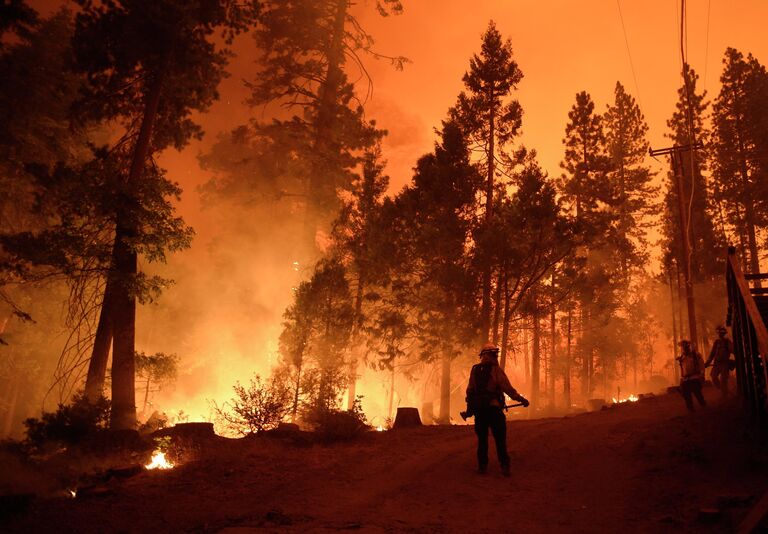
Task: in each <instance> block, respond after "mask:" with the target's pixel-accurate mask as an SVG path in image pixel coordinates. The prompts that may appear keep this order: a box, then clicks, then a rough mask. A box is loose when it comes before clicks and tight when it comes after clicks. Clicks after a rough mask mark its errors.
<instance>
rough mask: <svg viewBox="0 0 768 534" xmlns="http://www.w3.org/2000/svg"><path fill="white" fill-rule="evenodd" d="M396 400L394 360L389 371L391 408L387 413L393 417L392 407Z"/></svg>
mask: <svg viewBox="0 0 768 534" xmlns="http://www.w3.org/2000/svg"><path fill="white" fill-rule="evenodd" d="M394 402H395V362H394V361H393V362H392V369H391V371H390V373H389V410H387V414H388V415H389V418H390V419H392V408H393V405H394Z"/></svg>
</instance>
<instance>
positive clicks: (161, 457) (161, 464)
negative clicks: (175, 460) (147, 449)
mask: <svg viewBox="0 0 768 534" xmlns="http://www.w3.org/2000/svg"><path fill="white" fill-rule="evenodd" d="M144 467H145V468H146V469H172V468H173V464H172V463H171V462H169V461H168V460H166V459H165V453H164V452H160V451H155V452H153V453H152V461H151V462H149V463H148V464H147V465H145V466H144Z"/></svg>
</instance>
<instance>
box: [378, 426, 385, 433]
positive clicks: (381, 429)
mask: <svg viewBox="0 0 768 534" xmlns="http://www.w3.org/2000/svg"><path fill="white" fill-rule="evenodd" d="M376 432H384V427H383V426H381V425H379V426H377V427H376Z"/></svg>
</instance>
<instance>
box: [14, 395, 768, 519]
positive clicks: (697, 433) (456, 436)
mask: <svg viewBox="0 0 768 534" xmlns="http://www.w3.org/2000/svg"><path fill="white" fill-rule="evenodd" d="M706 393H707V396H708V399H709V401H710V407H709V408H707V409H705V410H700V411H698V412H696V413H695V414H692V415H689V414H687V413H686V412H685V409H684V405H683V401H682V399H681V398H680V397H679V396H677V395H664V396H660V397H656V398H654V399H650V400H644V401H641V402H639V403H636V404H633V405H622V406H620V407H619V408H615V409H611V410H604V411H602V412H598V413H592V414H583V415H578V416H572V417H565V418H551V419H538V420H530V421H512V422H510V423H509V425H508V440H509V449H510V453H511V456H512V476H511V477H510V478H504V477H502V476H501V475H500V473H499V471H498V465H497V464H496V463H495V462H494V460H493V455H492V456H491V457H492V461H491V465H490V469H489V473H488V474H487V475H479V474H477V473H476V471H475V458H474V448H475V436H474V434H473V431H472V428H471V427H465V426H453V427H423V428H420V429H414V430H401V431H391V432H384V433H373V432H372V433H371V435H370V436H367V437H366V439H363V440H361V441H358V442H356V443H353V444H344V445H333V446H321V445H314V446H305V447H302V446H296V445H292V444H290V443H289V442H286V441H284V440H278V439H272V438H253V439H243V440H221V441H219V442H217V443H216V444H215V445H213V446H211V447H209V448H207V449H206V450H204V451H203V452H202V453H201V455H200V456H201V457H200V459H198V460H197V461H193V462H189V463H187V464H186V465H182V466H179V467H177V468H175V469H173V470H171V471H163V472H145V473H142V474H140V475H138V476H135V477H133V478H130V479H127V480H124V481H119V482H116V483H114V484H113V485H112V487H111V488H110V492H109V493H108V494H106V495H103V496H100V497H89V498H77V499H66V498H58V499H44V500H42V499H41V500H37V501H35V502H34V503H33V505H32V506H31V508H30V509H29V510H27V511H26V512H25V513H24V514H23V515H18V516H16V517H15V518H14V519H12V520H11V521H9V522H7V523H6V524H4V525H3V524H0V531H6V532H178V531H192V532H227V533H230V534H231V533H246V532H252V531H256V530H259V531H264V530H265V531H268V532H294V531H295V532H318V531H319V532H324V531H337V530H357V531H361V532H470V531H472V532H532V533H536V532H728V531H730V530H733V529H734V526H735V525H736V524H738V522H739V521H740V520H741V518H742V517H743V516H744V515H745V514H746V511H747V508H746V507H745V506H743V505H739V504H738V501H741V500H744V499H745V498H749V497H752V498H753V499H756V498H759V497H760V496H761V495H762V493H763V491H765V490H766V489H768V469H767V466H768V456H767V455H766V454H765V451H764V448H762V447H761V445H760V444H759V443H758V441H757V440H756V438H755V437H754V436H752V435H751V432H750V431H749V425H748V422H747V421H746V418H745V416H744V415H743V412H742V411H741V410H740V409H739V407H738V405H737V403H736V401H732V402H731V403H727V404H720V403H718V402H717V400H716V393H715V392H714V391H712V389H711V388H707V391H706ZM729 500H730V501H733V502H731V504H730V505H728V503H727V502H726V501H729ZM734 503H737V504H736V505H734ZM713 507H714V508H719V509H720V511H721V512H720V516H719V518H715V519H713V520H712V521H714V522H710V521H705V520H702V518H701V514H700V510H701V509H702V508H713Z"/></svg>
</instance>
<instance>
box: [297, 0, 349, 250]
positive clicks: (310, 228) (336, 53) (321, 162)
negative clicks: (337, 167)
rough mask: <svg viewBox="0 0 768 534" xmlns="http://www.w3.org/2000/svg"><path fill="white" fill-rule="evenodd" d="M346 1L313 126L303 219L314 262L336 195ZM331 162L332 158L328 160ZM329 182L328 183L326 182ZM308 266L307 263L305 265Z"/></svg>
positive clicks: (339, 5) (339, 7)
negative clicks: (332, 153) (335, 141)
mask: <svg viewBox="0 0 768 534" xmlns="http://www.w3.org/2000/svg"><path fill="white" fill-rule="evenodd" d="M347 8H348V0H337V2H336V14H335V16H334V22H333V35H332V36H331V42H330V44H329V47H328V57H327V62H328V67H327V69H326V75H325V81H324V82H323V83H322V85H321V87H320V89H319V91H318V100H319V102H317V118H316V122H315V139H314V149H315V150H314V152H315V157H316V158H317V159H316V162H317V163H316V165H315V166H314V168H313V169H312V172H311V175H310V177H309V180H308V183H307V192H306V200H307V203H306V214H305V218H304V234H305V242H306V246H307V254H308V256H309V257H310V258H313V257H314V256H315V255H316V253H317V245H316V244H315V238H316V235H317V228H318V226H319V225H320V219H321V216H322V212H323V205H325V204H326V202H325V201H326V200H328V199H329V198H330V196H331V195H335V193H336V184H335V183H334V182H335V180H334V179H333V169H332V167H331V164H330V160H329V154H328V152H329V150H330V149H331V147H332V144H331V142H332V138H333V136H332V131H333V128H334V124H335V122H336V121H335V117H336V111H335V107H336V103H337V101H338V98H339V89H340V87H341V82H342V79H343V72H342V70H341V67H342V64H343V62H344V35H345V31H344V27H345V23H346V18H347ZM331 159H332V158H331ZM329 179H330V180H331V183H328V182H329ZM308 263H309V262H308Z"/></svg>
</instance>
